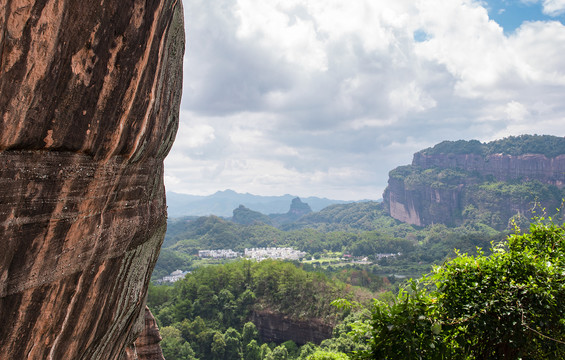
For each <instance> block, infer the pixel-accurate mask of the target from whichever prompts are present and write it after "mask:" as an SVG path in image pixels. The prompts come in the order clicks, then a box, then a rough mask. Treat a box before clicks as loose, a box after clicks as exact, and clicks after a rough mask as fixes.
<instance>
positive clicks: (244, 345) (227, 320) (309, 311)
mask: <svg viewBox="0 0 565 360" xmlns="http://www.w3.org/2000/svg"><path fill="white" fill-rule="evenodd" d="M351 275H352V273H351V272H350V273H349V276H351ZM366 279H368V277H366ZM372 297H373V293H371V292H368V291H366V290H363V289H362V288H356V287H351V286H348V285H346V284H345V283H343V282H341V281H339V280H335V279H334V280H332V279H330V278H328V277H326V276H325V275H324V274H322V273H319V272H307V271H305V270H303V269H302V268H301V267H300V266H297V265H295V264H292V263H289V262H282V261H275V260H264V261H261V262H253V261H249V260H240V261H236V262H231V263H228V264H224V265H216V266H207V267H202V268H199V269H197V270H195V271H194V272H192V273H190V274H188V275H187V276H186V277H185V278H184V279H183V280H180V281H178V282H176V283H175V284H174V285H173V286H167V285H160V286H158V285H153V284H151V285H150V287H149V292H148V298H147V304H148V306H149V307H150V308H151V310H152V311H153V314H154V315H155V318H156V319H157V322H158V324H159V326H160V328H161V334H162V336H163V338H164V340H163V342H162V343H161V346H162V348H163V352H164V354H165V357H166V359H167V360H175V359H242V357H243V358H244V359H271V358H273V359H279V358H281V359H306V358H312V356H313V355H314V353H315V352H316V346H314V345H313V344H307V345H306V347H304V348H303V349H299V347H298V346H297V345H296V344H294V343H293V342H292V341H287V342H285V343H283V344H276V345H275V344H265V343H262V342H261V340H260V338H259V334H258V331H257V328H256V327H255V325H254V324H253V323H252V322H249V321H248V320H249V317H250V314H251V312H252V311H257V310H260V311H271V312H275V313H281V314H284V315H285V316H287V317H290V318H292V319H296V320H309V319H317V320H322V321H324V322H326V323H328V324H335V323H336V322H337V320H339V318H340V316H341V315H340V313H339V312H338V311H337V309H336V308H335V307H333V306H331V302H332V301H333V300H334V299H336V298H347V299H348V301H349V300H350V301H360V302H362V303H365V304H366V305H367V306H368V305H369V304H370V299H371V298H372ZM359 319H361V318H359V317H357V318H355V320H359ZM363 319H365V320H366V319H368V317H367V316H366V317H365V318H363ZM352 321H353V320H352V318H350V319H349V320H348V322H352ZM339 328H340V329H343V325H341V327H339ZM342 332H343V331H342ZM348 346H349V348H351V346H353V345H352V344H351V343H350V344H349V345H348ZM353 347H355V346H353ZM355 348H356V347H355ZM277 353H280V354H278V355H277ZM322 355H323V354H318V355H316V357H313V358H314V359H318V358H319V359H323V357H321V356H322ZM324 356H325V355H324ZM331 356H333V355H331Z"/></svg>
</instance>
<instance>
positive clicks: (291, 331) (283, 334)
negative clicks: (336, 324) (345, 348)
mask: <svg viewBox="0 0 565 360" xmlns="http://www.w3.org/2000/svg"><path fill="white" fill-rule="evenodd" d="M251 321H252V322H253V323H254V324H255V325H256V326H257V330H259V336H260V337H261V340H263V341H264V342H275V343H282V342H285V341H288V340H292V341H294V342H295V343H297V344H299V345H303V344H306V343H307V342H312V343H315V344H320V343H321V342H322V341H324V340H325V339H329V338H331V337H332V331H333V326H332V325H331V324H327V323H325V322H323V321H321V320H318V319H309V320H295V319H291V318H289V317H288V316H284V315H282V314H279V313H276V312H272V311H254V312H253V313H252V314H251Z"/></svg>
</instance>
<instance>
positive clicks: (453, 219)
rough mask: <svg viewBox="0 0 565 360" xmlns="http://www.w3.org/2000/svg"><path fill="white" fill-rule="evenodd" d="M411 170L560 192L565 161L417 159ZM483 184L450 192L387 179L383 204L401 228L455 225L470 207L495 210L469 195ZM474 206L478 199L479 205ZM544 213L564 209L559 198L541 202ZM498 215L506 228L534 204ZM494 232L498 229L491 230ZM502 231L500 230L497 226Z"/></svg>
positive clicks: (465, 183)
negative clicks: (534, 185)
mask: <svg viewBox="0 0 565 360" xmlns="http://www.w3.org/2000/svg"><path fill="white" fill-rule="evenodd" d="M412 168H413V169H433V168H440V169H459V170H464V171H467V172H469V173H470V174H472V173H476V174H479V175H480V176H483V177H486V176H491V177H492V178H493V179H496V180H498V181H518V180H519V181H528V180H537V181H539V182H541V183H545V184H549V185H555V186H556V187H557V188H560V189H562V188H563V187H564V186H565V155H557V156H555V157H550V158H548V157H546V156H545V155H542V154H524V155H508V154H490V155H486V156H483V155H478V154H452V153H448V154H443V153H442V154H431V155H429V154H425V153H423V152H418V153H415V154H414V158H413V161H412ZM477 182H479V179H478V178H477V177H476V176H471V175H470V176H469V178H467V179H464V180H462V181H461V182H460V183H458V184H456V185H453V186H449V187H438V186H430V184H424V183H416V184H410V185H408V184H406V182H405V179H404V178H398V177H392V176H391V177H389V180H388V187H387V188H386V190H385V192H384V194H383V201H384V203H385V206H386V207H387V209H388V211H389V214H390V215H391V216H392V217H393V218H395V219H397V220H400V221H402V222H406V223H409V224H412V225H417V226H427V225H430V224H434V223H443V224H447V225H457V224H458V221H459V222H460V221H461V217H462V216H461V214H462V211H463V209H464V208H465V206H467V205H469V204H471V205H474V206H476V207H477V208H479V209H481V210H487V211H488V210H492V209H490V208H489V206H490V207H491V208H496V207H497V205H496V204H487V203H482V204H477V203H476V201H474V200H473V199H471V198H472V196H471V195H470V194H469V191H467V189H468V188H469V187H470V186H472V185H473V184H476V183H477ZM475 200H476V199H475ZM539 202H540V204H541V208H546V209H556V208H559V207H560V204H561V202H562V199H561V198H549V199H545V200H543V199H539ZM494 210H498V211H499V213H500V215H501V216H502V221H501V222H502V223H504V222H505V221H507V220H508V219H509V218H510V217H512V216H513V215H515V214H522V215H524V216H526V217H528V218H529V217H531V216H532V204H531V202H530V200H529V199H528V198H524V199H521V201H516V200H514V201H510V200H508V201H507V203H504V209H503V210H501V209H494ZM491 226H495V225H492V224H491ZM499 227H500V226H499Z"/></svg>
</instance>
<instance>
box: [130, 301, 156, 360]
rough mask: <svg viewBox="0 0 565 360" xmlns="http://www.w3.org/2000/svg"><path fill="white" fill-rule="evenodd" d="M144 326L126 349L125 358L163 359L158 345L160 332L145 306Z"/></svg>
mask: <svg viewBox="0 0 565 360" xmlns="http://www.w3.org/2000/svg"><path fill="white" fill-rule="evenodd" d="M144 313H145V321H144V328H143V331H142V332H141V334H139V336H138V337H137V339H136V340H135V343H133V345H131V346H129V347H128V348H127V349H126V356H125V360H164V357H163V352H162V351H161V347H160V346H159V342H161V340H162V338H161V334H160V333H159V328H158V327H157V322H156V321H155V318H154V317H153V314H152V313H151V311H150V310H149V308H148V307H145V312H144Z"/></svg>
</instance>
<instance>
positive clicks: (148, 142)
mask: <svg viewBox="0 0 565 360" xmlns="http://www.w3.org/2000/svg"><path fill="white" fill-rule="evenodd" d="M183 31H184V30H183V20H182V7H181V2H180V1H178V0H161V1H139V0H135V1H130V2H122V1H115V0H111V1H104V2H102V3H100V2H88V1H87V2H76V1H68V0H45V1H39V0H37V1H34V0H18V1H16V0H0V61H1V63H0V64H1V66H0V111H1V113H0V117H1V121H0V234H1V237H0V314H1V317H2V320H3V326H2V327H0V359H120V358H123V357H125V356H126V347H127V346H129V345H131V344H132V343H133V342H134V340H135V339H136V337H137V335H138V334H139V332H141V331H142V330H143V328H144V323H143V321H144V318H145V312H144V308H145V305H144V299H145V295H146V288H147V285H148V282H149V278H150V275H151V271H152V269H153V266H154V263H155V261H156V259H157V256H158V253H159V248H160V245H161V242H162V241H163V236H164V233H165V228H166V205H165V195H164V187H163V159H164V157H165V156H166V155H167V153H168V151H169V149H170V147H171V145H172V141H173V139H174V136H175V134H176V129H177V124H178V109H179V104H180V96H181V85H182V83H181V82H182V56H183V52H184V34H183Z"/></svg>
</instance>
